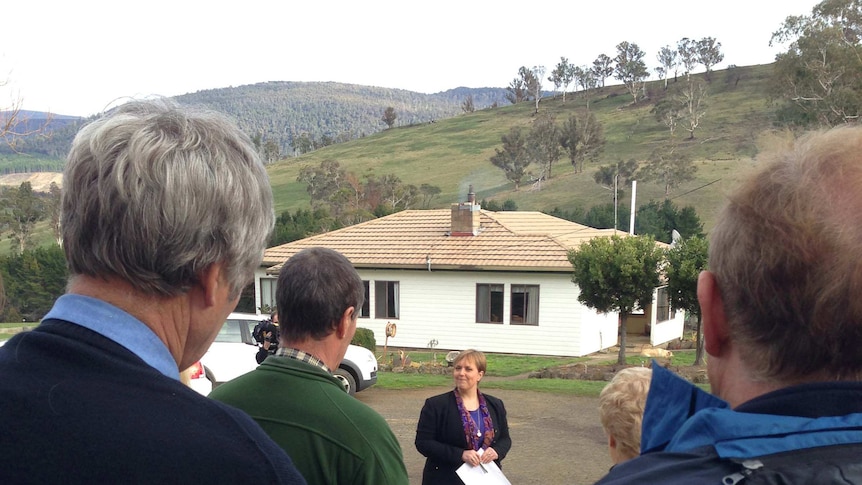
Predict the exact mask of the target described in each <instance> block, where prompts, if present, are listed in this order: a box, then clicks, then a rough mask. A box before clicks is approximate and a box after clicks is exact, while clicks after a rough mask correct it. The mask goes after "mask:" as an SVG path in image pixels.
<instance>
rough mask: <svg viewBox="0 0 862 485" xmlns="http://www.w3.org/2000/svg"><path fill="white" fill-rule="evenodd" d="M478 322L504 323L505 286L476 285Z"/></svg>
mask: <svg viewBox="0 0 862 485" xmlns="http://www.w3.org/2000/svg"><path fill="white" fill-rule="evenodd" d="M476 322H478V323H503V285H499V284H486V283H479V284H477V285H476Z"/></svg>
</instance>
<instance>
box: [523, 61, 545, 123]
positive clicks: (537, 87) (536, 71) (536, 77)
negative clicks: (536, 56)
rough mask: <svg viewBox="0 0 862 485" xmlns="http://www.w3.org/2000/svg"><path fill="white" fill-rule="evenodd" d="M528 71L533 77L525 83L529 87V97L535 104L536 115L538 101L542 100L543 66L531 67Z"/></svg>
mask: <svg viewBox="0 0 862 485" xmlns="http://www.w3.org/2000/svg"><path fill="white" fill-rule="evenodd" d="M530 71H531V72H532V74H533V75H532V77H531V78H530V81H529V82H528V83H527V87H529V89H530V95H531V96H532V97H533V101H535V103H536V111H535V112H536V113H538V112H539V101H540V100H541V99H542V77H543V76H544V75H545V66H533V68H532V69H531V70H530Z"/></svg>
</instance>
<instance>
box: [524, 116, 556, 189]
mask: <svg viewBox="0 0 862 485" xmlns="http://www.w3.org/2000/svg"><path fill="white" fill-rule="evenodd" d="M561 148H562V147H561V146H560V129H559V128H558V127H557V124H556V120H555V119H554V117H553V116H551V115H548V114H543V115H541V116H538V117H536V119H535V121H533V127H532V128H531V129H530V133H529V134H528V135H527V151H528V152H529V153H530V158H532V159H533V160H535V161H536V162H539V163H541V164H542V166H543V171H544V173H545V174H547V178H549V179H550V178H551V176H552V169H553V166H554V163H556V162H557V160H559V159H560V156H561V155H562V150H561Z"/></svg>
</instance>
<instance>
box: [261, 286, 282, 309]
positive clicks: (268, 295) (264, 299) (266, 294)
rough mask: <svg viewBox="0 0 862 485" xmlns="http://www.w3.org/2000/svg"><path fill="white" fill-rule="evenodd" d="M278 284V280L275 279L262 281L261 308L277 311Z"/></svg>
mask: <svg viewBox="0 0 862 485" xmlns="http://www.w3.org/2000/svg"><path fill="white" fill-rule="evenodd" d="M277 282H278V280H276V279H275V278H261V279H260V306H261V307H262V308H267V307H269V308H272V309H275V287H276V283H277ZM264 313H266V312H264Z"/></svg>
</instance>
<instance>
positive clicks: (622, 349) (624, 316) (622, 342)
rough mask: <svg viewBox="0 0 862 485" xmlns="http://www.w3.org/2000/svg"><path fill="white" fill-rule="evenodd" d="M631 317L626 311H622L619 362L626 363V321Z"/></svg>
mask: <svg viewBox="0 0 862 485" xmlns="http://www.w3.org/2000/svg"><path fill="white" fill-rule="evenodd" d="M628 318H629V314H628V313H627V312H624V311H622V310H621V311H620V328H619V337H620V353H619V355H618V356H617V364H625V363H626V321H627V320H628Z"/></svg>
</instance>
